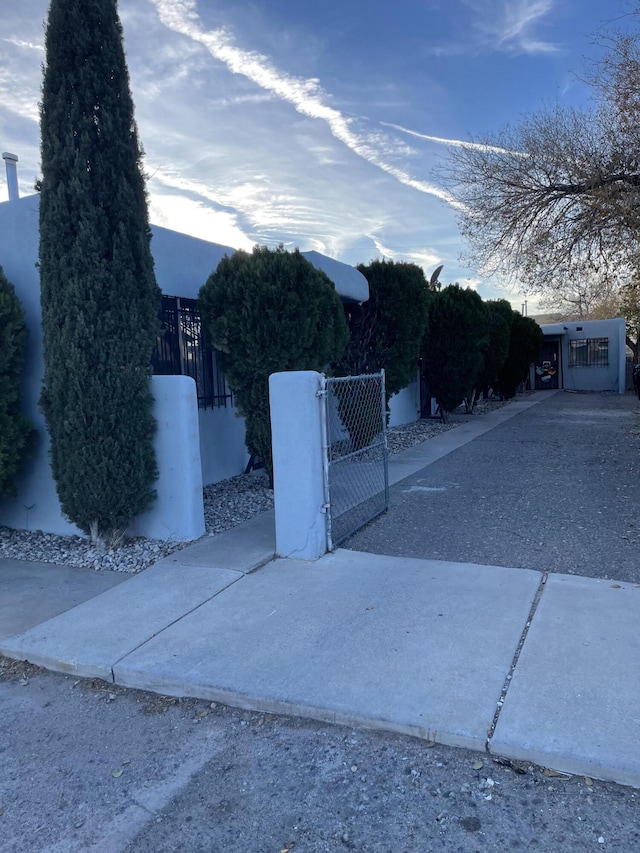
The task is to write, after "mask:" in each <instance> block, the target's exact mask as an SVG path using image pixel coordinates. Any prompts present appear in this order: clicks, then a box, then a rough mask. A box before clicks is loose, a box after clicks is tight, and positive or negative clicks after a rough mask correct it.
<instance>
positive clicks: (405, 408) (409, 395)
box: [389, 373, 420, 427]
mask: <svg viewBox="0 0 640 853" xmlns="http://www.w3.org/2000/svg"><path fill="white" fill-rule="evenodd" d="M419 417H420V383H419V381H418V374H417V373H416V378H415V379H414V380H413V382H411V383H410V384H409V385H407V387H406V388H403V389H402V391H398V393H397V394H394V395H393V397H392V398H391V399H390V400H389V426H390V427H393V426H401V425H402V424H410V423H413V422H414V421H417V420H418V418H419Z"/></svg>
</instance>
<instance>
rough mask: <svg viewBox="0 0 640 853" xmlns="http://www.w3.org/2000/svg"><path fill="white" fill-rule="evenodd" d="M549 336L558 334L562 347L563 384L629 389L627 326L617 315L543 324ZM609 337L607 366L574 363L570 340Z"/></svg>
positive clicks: (575, 388)
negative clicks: (583, 365)
mask: <svg viewBox="0 0 640 853" xmlns="http://www.w3.org/2000/svg"><path fill="white" fill-rule="evenodd" d="M541 328H542V332H543V334H544V335H546V336H558V338H559V340H560V347H561V387H563V388H565V389H567V390H570V391H617V392H618V393H619V394H624V393H625V392H626V326H625V321H624V320H623V319H622V318H620V317H618V318H615V319H612V320H582V321H575V322H574V321H571V322H567V323H553V324H545V325H542V326H541ZM589 338H607V339H608V341H609V354H608V361H609V363H608V365H607V366H606V367H571V366H570V341H576V340H586V339H589Z"/></svg>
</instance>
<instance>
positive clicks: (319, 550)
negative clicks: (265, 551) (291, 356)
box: [269, 370, 327, 560]
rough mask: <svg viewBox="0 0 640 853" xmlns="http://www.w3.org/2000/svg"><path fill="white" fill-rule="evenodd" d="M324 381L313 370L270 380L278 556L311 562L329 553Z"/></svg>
mask: <svg viewBox="0 0 640 853" xmlns="http://www.w3.org/2000/svg"><path fill="white" fill-rule="evenodd" d="M321 387H322V377H321V376H320V374H319V373H316V372H315V371H313V370H299V371H291V372H287V373H274V374H272V375H271V376H270V377H269V402H270V407H271V434H272V447H273V498H274V506H275V520H276V553H277V554H278V555H279V556H281V557H294V558H297V559H300V560H315V559H317V558H318V557H320V556H322V554H324V553H326V550H327V526H326V525H327V517H326V513H325V512H324V511H323V505H324V503H325V491H324V467H323V458H324V454H323V444H324V430H323V426H322V417H323V410H324V401H323V399H322V398H321V397H319V396H317V392H318V391H320V389H321Z"/></svg>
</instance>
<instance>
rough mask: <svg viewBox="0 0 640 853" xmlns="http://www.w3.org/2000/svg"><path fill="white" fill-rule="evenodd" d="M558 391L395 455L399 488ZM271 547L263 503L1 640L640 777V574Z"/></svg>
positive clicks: (628, 779)
mask: <svg viewBox="0 0 640 853" xmlns="http://www.w3.org/2000/svg"><path fill="white" fill-rule="evenodd" d="M546 399H548V395H544V394H538V395H531V397H529V398H527V399H526V400H524V401H521V402H517V403H512V404H510V405H509V406H507V407H505V408H503V409H500V410H498V411H496V412H494V413H492V414H489V415H485V416H483V417H482V418H478V419H477V420H476V419H470V421H469V423H468V424H464V425H463V426H460V427H457V428H456V429H455V430H451V431H450V432H448V433H445V434H444V435H442V436H440V437H438V438H435V439H431V440H430V441H428V442H425V443H424V444H423V445H421V446H419V447H418V448H413V449H412V450H409V451H405V453H403V454H398V456H396V457H392V459H391V460H390V476H391V478H392V482H398V481H399V480H401V479H402V478H404V477H407V476H409V475H410V474H412V473H415V472H417V471H418V470H420V469H421V468H423V467H424V466H425V465H427V464H430V463H431V462H433V461H435V460H436V459H439V458H442V457H443V456H444V455H445V454H447V453H452V452H453V451H455V450H456V449H457V448H459V447H461V446H462V445H463V444H465V443H468V442H470V441H472V440H473V439H474V438H475V437H477V436H478V435H480V434H482V433H484V432H486V431H487V430H488V429H492V428H495V427H499V426H500V425H501V424H503V423H505V422H506V421H507V420H509V419H511V418H514V417H526V416H527V411H529V410H531V409H533V408H536V407H538V406H539V405H540V402H541V401H542V405H544V401H545V400H546ZM273 555H274V541H273V517H272V514H270V513H265V514H264V515H263V516H259V517H258V518H256V519H252V520H251V521H249V522H246V523H245V524H244V525H241V526H239V527H237V528H235V529H233V530H230V531H227V533H224V534H221V535H220V536H216V537H211V538H207V539H203V540H201V541H200V542H198V543H196V544H195V545H193V546H191V547H189V548H186V549H184V550H182V551H179V552H176V553H175V554H173V555H172V556H171V557H169V558H166V559H165V560H163V561H161V562H160V563H158V564H157V565H155V566H154V567H152V568H151V569H148V570H147V571H145V572H143V573H141V574H139V575H136V576H134V577H132V578H129V579H128V580H126V581H125V582H124V583H119V584H118V585H117V586H115V587H114V588H112V589H109V590H107V591H105V592H101V593H100V594H98V595H95V597H93V598H90V599H89V600H87V601H85V602H84V603H82V604H79V605H78V606H76V607H73V609H71V610H68V611H67V612H65V613H61V614H59V615H57V616H55V617H54V618H52V619H48V620H47V621H44V622H42V623H41V624H38V625H34V626H33V627H30V628H29V629H28V630H26V631H23V632H22V633H20V634H17V635H14V636H12V637H5V638H4V639H0V653H2V654H6V655H8V656H10V657H14V658H19V659H26V660H29V661H31V662H33V663H36V664H41V665H44V666H46V667H48V668H50V669H55V670H59V671H63V672H70V673H77V674H79V675H92V676H99V677H101V678H105V679H107V680H112V679H113V680H114V681H115V682H116V683H118V684H122V685H125V686H131V687H137V688H142V689H150V690H155V691H157V692H160V693H166V694H173V695H189V696H198V697H203V698H209V699H211V700H215V701H221V702H225V703H228V704H232V705H236V706H240V707H246V708H255V709H260V710H266V711H274V712H284V713H290V714H298V715H304V716H307V717H312V718H316V719H322V720H329V721H338V722H345V723H353V724H361V725H365V726H369V727H376V728H382V729H388V730H392V731H399V732H404V733H409V734H412V735H417V736H419V737H423V738H428V739H430V740H436V741H438V742H441V743H446V744H451V745H456V746H467V747H470V748H473V749H477V750H485V749H488V750H489V751H491V752H493V753H495V754H500V755H503V756H506V757H512V758H521V759H525V760H528V761H532V762H535V763H538V764H542V765H543V766H546V767H551V768H553V769H556V770H564V771H567V772H571V773H583V774H585V775H589V776H593V777H596V778H600V779H611V780H614V781H617V782H619V783H622V784H630V785H634V786H636V787H640V710H639V709H640V702H639V701H638V700H639V699H640V681H639V679H638V665H637V661H638V659H639V657H640V638H639V635H638V631H637V624H638V615H639V614H640V585H634V584H629V583H619V582H618V583H617V582H614V581H609V580H606V581H605V580H596V579H592V578H581V577H576V576H569V575H561V574H556V575H548V576H547V575H546V573H544V572H541V571H534V570H528V569H523V568H508V567H496V566H486V565H474V564H469V563H455V562H448V561H436V560H423V559H408V558H403V557H388V556H384V555H375V554H368V553H362V552H354V551H348V550H338V551H336V552H334V553H333V554H329V555H327V556H326V557H324V558H322V559H321V560H319V561H316V562H314V563H306V562H299V561H294V560H273V559H272V558H273ZM258 568H259V570H256V569H258ZM0 571H1V569H0ZM89 574H91V573H89ZM0 577H1V575H0ZM0 612H1V611H0ZM1 637H2V630H0V638H1Z"/></svg>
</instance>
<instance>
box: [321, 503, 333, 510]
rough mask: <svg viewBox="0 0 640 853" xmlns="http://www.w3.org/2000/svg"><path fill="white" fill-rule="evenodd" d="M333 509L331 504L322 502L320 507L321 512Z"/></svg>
mask: <svg viewBox="0 0 640 853" xmlns="http://www.w3.org/2000/svg"><path fill="white" fill-rule="evenodd" d="M330 509H331V504H322V506H321V507H320V512H329V510H330Z"/></svg>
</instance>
